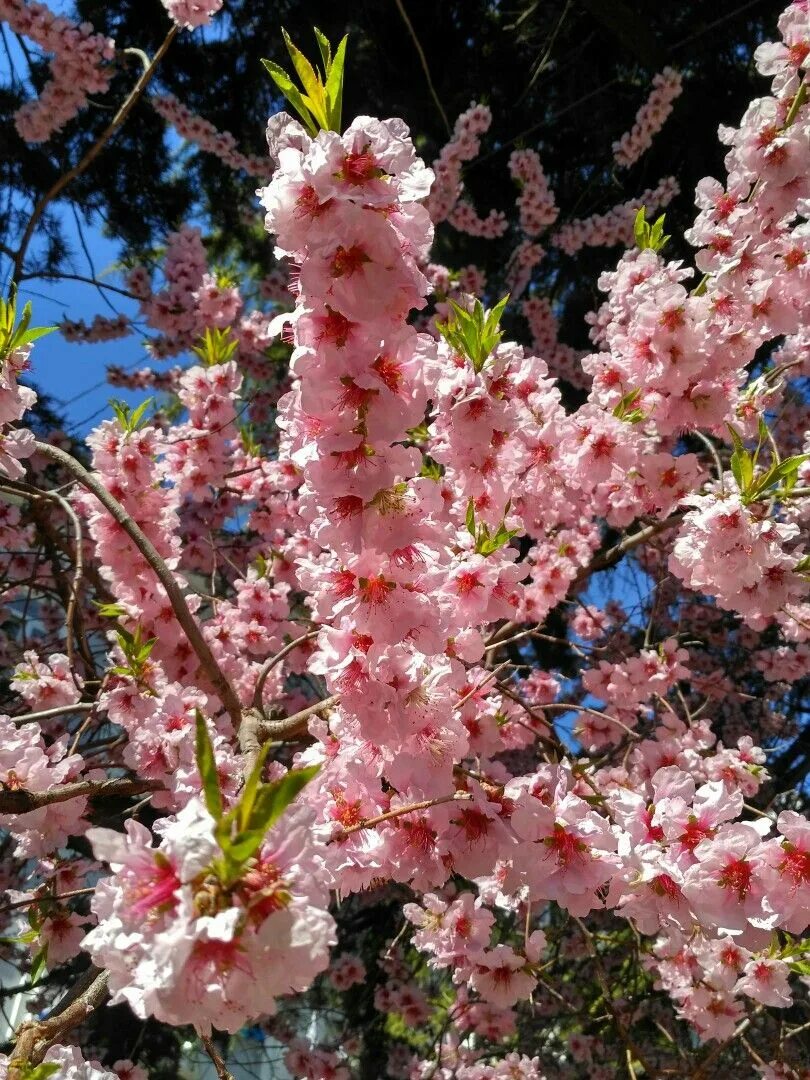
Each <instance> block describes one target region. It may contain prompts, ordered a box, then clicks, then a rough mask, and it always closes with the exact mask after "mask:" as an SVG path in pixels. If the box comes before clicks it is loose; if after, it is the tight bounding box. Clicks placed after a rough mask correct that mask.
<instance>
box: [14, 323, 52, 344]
mask: <svg viewBox="0 0 810 1080" xmlns="http://www.w3.org/2000/svg"><path fill="white" fill-rule="evenodd" d="M58 329H59V328H58V327H57V326H32V327H31V329H30V330H26V331H25V333H24V334H22V335H21V336H20V337H19V338H18V337H17V335H16V334H15V335H14V344H13V348H15V349H19V348H21V347H22V346H23V345H31V344H33V342H35V341H39V339H40V338H42V337H46V336H47V335H48V334H52V333H53V332H54V331H55V330H58Z"/></svg>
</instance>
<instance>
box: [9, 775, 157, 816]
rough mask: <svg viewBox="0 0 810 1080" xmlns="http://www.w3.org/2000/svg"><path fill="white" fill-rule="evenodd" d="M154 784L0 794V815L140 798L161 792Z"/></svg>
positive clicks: (97, 783) (98, 783)
mask: <svg viewBox="0 0 810 1080" xmlns="http://www.w3.org/2000/svg"><path fill="white" fill-rule="evenodd" d="M162 787H163V785H162V784H161V783H160V782H159V781H157V780H114V779H111V780H77V781H76V782H75V783H73V784H62V785H61V786H58V787H53V788H48V790H47V791H26V790H25V789H24V788H17V789H11V790H6V791H0V814H28V813H30V812H31V811H32V810H39V809H40V807H43V806H52V805H53V804H54V803H62V802H68V801H69V800H70V799H79V798H82V797H86V798H98V797H99V796H110V795H143V794H144V792H147V791H160V790H161V788H162Z"/></svg>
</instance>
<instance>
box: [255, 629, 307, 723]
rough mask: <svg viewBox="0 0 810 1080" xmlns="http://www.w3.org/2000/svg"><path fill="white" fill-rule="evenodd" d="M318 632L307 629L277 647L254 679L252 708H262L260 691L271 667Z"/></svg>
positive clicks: (262, 689)
mask: <svg viewBox="0 0 810 1080" xmlns="http://www.w3.org/2000/svg"><path fill="white" fill-rule="evenodd" d="M319 633H320V630H309V631H308V632H307V633H306V634H302V635H301V637H298V638H296V639H295V640H294V641H290V642H288V643H287V644H286V645H285V646H284V648H283V649H279V651H278V652H277V653H276V654H275V656H271V657H270V659H269V660H268V661H267V663H266V664H265V665H264V667H263V668H262V670H261V671H260V672H259V677H258V679H257V680H256V689H255V690H254V691H253V703H252V704H253V708H254V709H261V708H262V693H263V691H264V684H265V683H266V682H267V676H268V675H269V674H270V672H271V671H272V670H273V668H274V667H275V666H276V665H277V664H280V663H281V661H282V660H283V659H284V658H285V657H287V656H289V654H290V653H291V652H292V651H293V649H297V648H298V646H299V645H303V643H304V642H305V641H310V640H311V639H312V638H315V637H317V636H318V634H319ZM262 711H263V710H262Z"/></svg>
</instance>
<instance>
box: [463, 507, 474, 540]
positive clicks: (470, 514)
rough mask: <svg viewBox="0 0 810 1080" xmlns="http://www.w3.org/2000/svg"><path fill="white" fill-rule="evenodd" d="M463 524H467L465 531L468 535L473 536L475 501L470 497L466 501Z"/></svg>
mask: <svg viewBox="0 0 810 1080" xmlns="http://www.w3.org/2000/svg"><path fill="white" fill-rule="evenodd" d="M464 524H465V525H466V526H467V532H468V533H469V534H470V536H473V537H474V536H475V503H474V502H473V500H472V499H470V501H469V502H468V503H467V514H466V516H465V518H464Z"/></svg>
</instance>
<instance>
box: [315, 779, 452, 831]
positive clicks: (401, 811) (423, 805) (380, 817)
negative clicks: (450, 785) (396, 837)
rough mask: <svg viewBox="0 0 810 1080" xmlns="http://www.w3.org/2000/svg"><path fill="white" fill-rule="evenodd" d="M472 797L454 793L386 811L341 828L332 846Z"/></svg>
mask: <svg viewBox="0 0 810 1080" xmlns="http://www.w3.org/2000/svg"><path fill="white" fill-rule="evenodd" d="M471 798H472V795H470V794H469V792H466V791H454V792H453V793H452V794H451V795H441V796H439V798H437V799H423V800H422V802H415V803H409V804H408V806H398V807H397V808H396V809H395V810H386V811H385V813H384V814H377V816H376V817H370V818H364V819H363V821H358V822H357V824H356V825H347V826H343V827H341V829H340V831H339V832H336V833H335V835H334V836H333V837H332V839H331V840H330V841H329V843H330V844H334V843H336V842H337V841H339V840H344V839H345V838H346V837H347V836H351V834H352V833H355V832H359V831H360V830H361V829H373V828H374V826H375V825H380V824H382V822H384V821H391V820H392V819H393V818H398V817H404V816H405V814H414V813H416V811H417V810H429V809H430V808H431V806H441V805H442V804H443V803H449V802H469V801H470V799H471Z"/></svg>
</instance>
